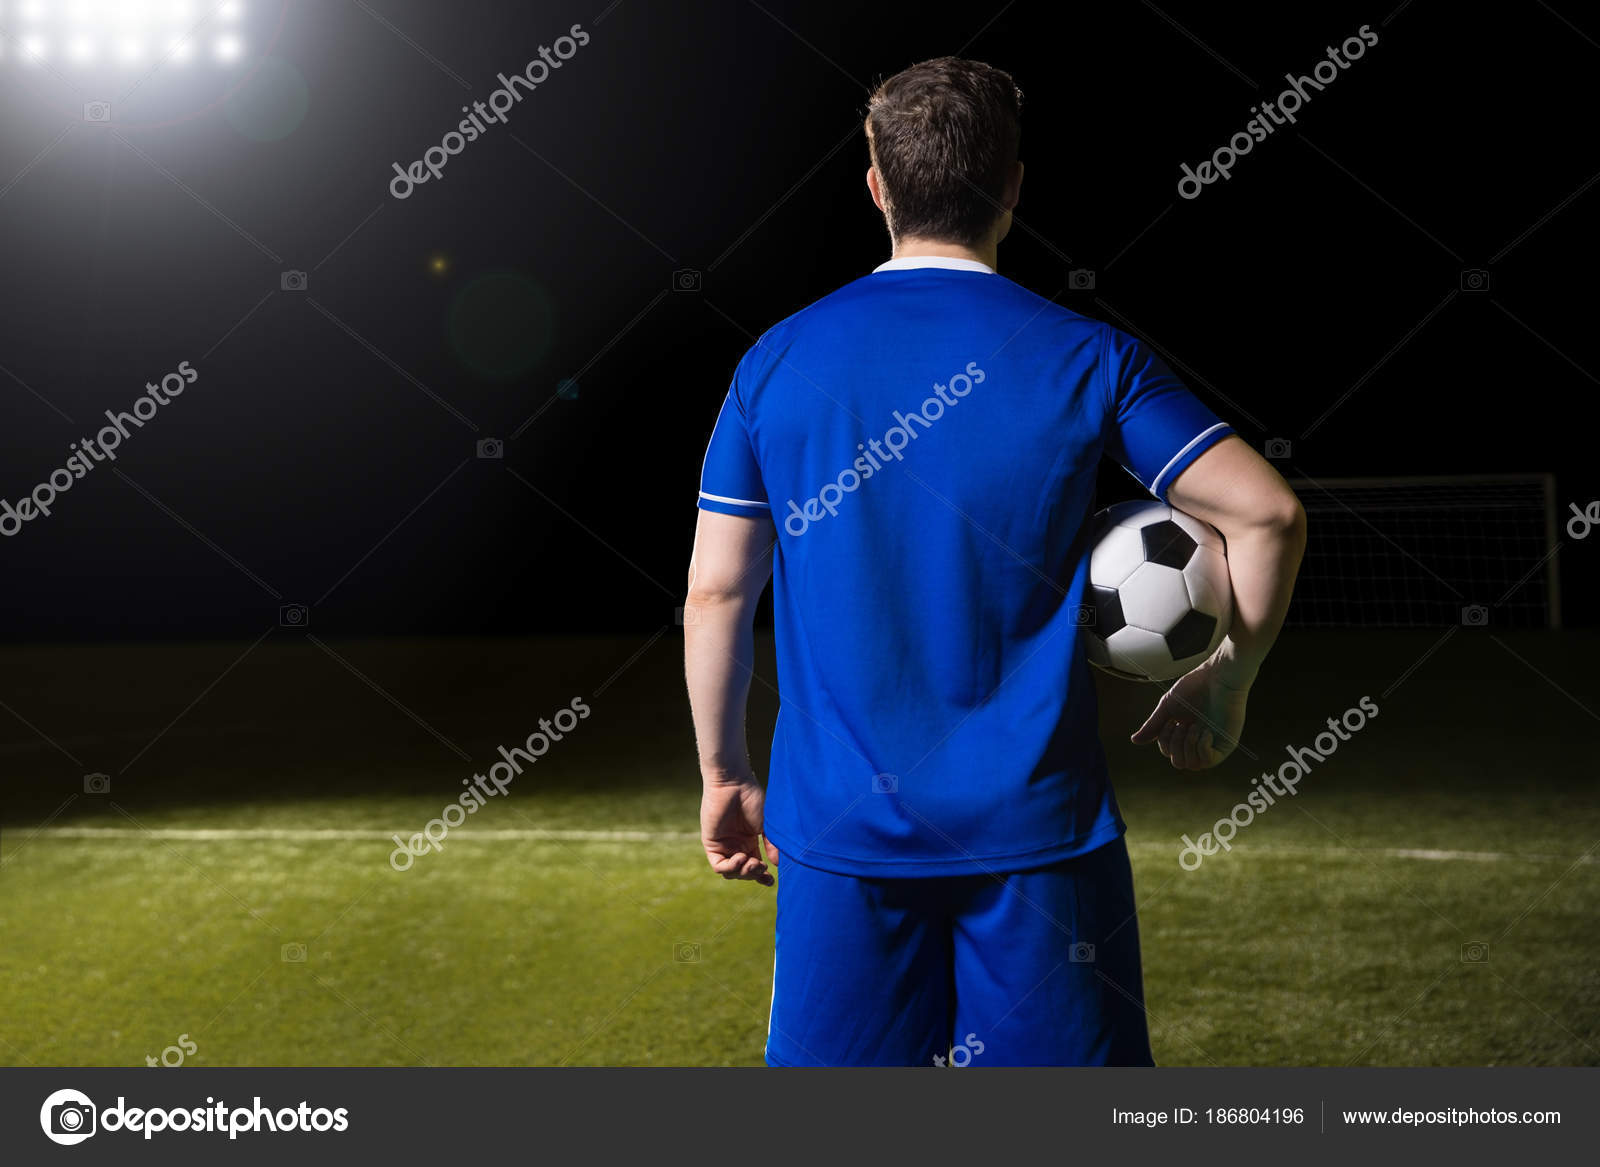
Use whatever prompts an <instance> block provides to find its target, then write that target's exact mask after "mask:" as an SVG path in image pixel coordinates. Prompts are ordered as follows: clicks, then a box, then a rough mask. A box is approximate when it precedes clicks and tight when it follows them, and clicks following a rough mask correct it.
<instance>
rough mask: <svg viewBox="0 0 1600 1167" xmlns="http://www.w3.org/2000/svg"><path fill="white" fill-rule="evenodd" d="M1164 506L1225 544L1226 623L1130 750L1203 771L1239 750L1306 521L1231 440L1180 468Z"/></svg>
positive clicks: (1290, 495)
mask: <svg viewBox="0 0 1600 1167" xmlns="http://www.w3.org/2000/svg"><path fill="white" fill-rule="evenodd" d="M1167 501H1168V502H1169V503H1170V504H1171V505H1172V506H1174V507H1177V508H1178V509H1179V510H1182V511H1187V512H1188V513H1189V514H1191V515H1194V516H1195V517H1196V518H1198V519H1204V520H1205V521H1206V522H1208V523H1210V524H1211V525H1212V526H1213V527H1215V528H1217V530H1219V531H1221V532H1222V534H1223V537H1224V538H1225V539H1227V541H1228V571H1229V574H1230V575H1231V576H1232V578H1233V624H1232V626H1231V628H1230V629H1229V632H1228V635H1227V636H1226V637H1225V638H1224V639H1223V641H1222V643H1221V644H1220V645H1218V646H1217V650H1216V652H1214V653H1213V654H1212V655H1211V657H1210V659H1208V660H1207V661H1206V662H1205V663H1204V664H1202V665H1200V666H1199V667H1198V668H1196V669H1194V670H1193V671H1192V672H1190V673H1189V674H1188V675H1186V676H1184V677H1182V678H1180V679H1179V680H1178V682H1177V684H1175V685H1173V687H1172V688H1171V689H1170V690H1169V691H1168V692H1167V694H1166V695H1165V696H1163V697H1162V699H1161V701H1160V703H1159V704H1158V705H1157V706H1156V708H1155V711H1154V712H1153V713H1152V714H1151V715H1150V718H1149V720H1147V721H1146V722H1145V723H1144V725H1142V726H1140V727H1139V729H1138V730H1137V731H1136V732H1135V733H1134V735H1133V741H1135V742H1139V743H1145V742H1152V741H1153V742H1158V743H1159V744H1160V748H1161V752H1162V754H1164V755H1165V756H1166V757H1167V758H1169V759H1170V760H1171V762H1172V764H1173V766H1175V767H1177V768H1178V769H1180V770H1202V769H1205V768H1206V767H1209V766H1214V765H1216V764H1217V763H1218V762H1220V761H1222V759H1223V758H1225V757H1227V756H1228V754H1230V753H1232V752H1233V748H1234V746H1235V745H1237V744H1238V740H1239V733H1240V731H1241V730H1242V729H1243V728H1244V710H1245V700H1246V697H1247V695H1248V693H1249V691H1250V686H1251V685H1252V684H1254V683H1255V679H1256V674H1257V673H1258V672H1259V671H1260V669H1261V665H1262V662H1263V661H1265V660H1266V657H1267V653H1268V652H1269V651H1270V650H1271V648H1272V645H1273V642H1274V641H1275V640H1277V638H1278V630H1279V629H1280V628H1282V627H1283V618H1284V615H1285V613H1287V612H1288V610H1289V597H1290V595H1291V594H1292V593H1293V591H1294V581H1295V575H1296V574H1297V573H1298V572H1299V570H1300V557H1301V555H1302V554H1303V553H1304V551H1305V545H1306V513H1305V509H1304V508H1303V507H1301V505H1300V500H1299V499H1297V498H1296V497H1295V495H1294V491H1292V490H1290V489H1289V484H1288V483H1287V482H1285V481H1284V480H1283V478H1282V476H1281V475H1279V474H1278V472H1277V471H1276V470H1274V469H1273V468H1272V466H1271V465H1270V464H1269V463H1268V462H1267V461H1266V460H1265V459H1264V458H1262V457H1261V455H1260V454H1257V453H1256V452H1255V451H1254V450H1253V449H1251V448H1250V447H1249V446H1248V445H1246V444H1245V442H1244V441H1243V440H1241V439H1240V438H1239V437H1237V436H1236V435H1230V436H1228V437H1226V438H1223V439H1222V440H1221V441H1219V442H1217V443H1216V444H1215V445H1213V446H1212V447H1211V448H1209V449H1208V450H1206V452H1205V453H1203V454H1201V455H1200V457H1198V458H1196V459H1195V460H1194V461H1193V462H1191V463H1190V464H1189V465H1188V466H1187V467H1186V468H1184V470H1183V471H1182V472H1181V473H1180V474H1179V475H1178V476H1177V477H1176V478H1175V479H1174V480H1173V481H1172V484H1171V485H1170V486H1169V487H1168V488H1167Z"/></svg>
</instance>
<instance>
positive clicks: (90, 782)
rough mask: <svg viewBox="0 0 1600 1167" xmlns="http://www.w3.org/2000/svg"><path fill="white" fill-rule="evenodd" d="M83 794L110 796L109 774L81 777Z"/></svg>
mask: <svg viewBox="0 0 1600 1167" xmlns="http://www.w3.org/2000/svg"><path fill="white" fill-rule="evenodd" d="M83 792H84V793H85V794H110V793H111V775H110V774H100V773H95V774H85V775H84V776H83Z"/></svg>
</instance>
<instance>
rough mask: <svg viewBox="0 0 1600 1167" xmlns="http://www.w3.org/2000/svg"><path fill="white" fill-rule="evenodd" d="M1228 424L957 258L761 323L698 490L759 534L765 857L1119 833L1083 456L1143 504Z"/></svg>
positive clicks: (941, 864) (914, 862)
mask: <svg viewBox="0 0 1600 1167" xmlns="http://www.w3.org/2000/svg"><path fill="white" fill-rule="evenodd" d="M1230 432H1231V430H1230V429H1229V427H1228V426H1227V425H1225V424H1224V423H1222V422H1220V421H1219V420H1218V419H1217V417H1216V416H1215V415H1214V414H1213V413H1212V412H1211V411H1210V410H1209V409H1207V408H1206V407H1205V406H1204V405H1202V404H1201V403H1200V402H1199V401H1198V400H1197V399H1196V398H1195V397H1194V396H1193V394H1191V393H1190V392H1189V391H1188V390H1187V389H1186V388H1185V387H1184V386H1183V384H1182V383H1181V382H1180V381H1179V380H1178V379H1177V378H1176V377H1175V376H1173V374H1172V373H1171V371H1170V370H1169V369H1168V368H1167V367H1166V366H1165V365H1164V364H1163V363H1162V362H1161V361H1160V360H1159V359H1158V358H1157V357H1156V356H1155V355H1154V354H1153V353H1151V352H1150V350H1149V349H1148V348H1146V347H1145V346H1144V345H1143V344H1142V343H1140V342H1139V341H1137V340H1135V339H1134V338H1133V337H1131V336H1128V335H1127V334H1125V333H1122V332H1119V331H1117V330H1116V329H1114V328H1111V327H1109V326H1108V325H1106V324H1103V323H1100V322H1098V321H1095V320H1090V319H1087V318H1085V317H1083V316H1080V315H1078V314H1077V313H1075V312H1071V311H1068V310H1067V309H1065V308H1062V307H1060V306H1058V305H1056V304H1054V303H1051V302H1050V301H1048V300H1045V299H1041V298H1040V297H1039V296H1036V295H1034V294H1033V293H1032V292H1029V291H1027V290H1026V289H1024V288H1022V287H1020V286H1019V285H1017V284H1015V283H1013V282H1012V281H1010V280H1008V279H1005V278H1004V277H1002V276H1000V275H997V274H995V273H994V272H992V271H990V269H988V268H987V267H985V266H983V265H982V264H978V263H975V262H973V261H968V260H958V259H931V258H910V259H903V260H894V261H891V262H890V263H889V264H886V265H884V266H883V267H880V268H879V269H878V270H877V271H875V272H873V274H871V275H869V276H866V277H864V278H862V279H859V280H856V281H855V282H854V283H851V284H848V285H846V286H845V287H843V288H841V289H840V290H839V291H837V292H835V293H833V294H832V295H830V296H827V297H826V298H824V299H822V300H819V301H818V302H817V303H815V304H813V305H811V306H810V307H809V308H806V309H805V310H803V311H801V312H799V313H797V314H796V315H794V316H791V317H790V318H789V319H787V320H785V321H783V322H782V323H781V324H778V325H776V326H775V327H773V328H772V329H770V330H769V331H768V332H767V333H766V334H765V335H763V336H762V337H761V338H760V340H758V341H757V342H756V344H755V346H754V347H753V348H751V349H750V351H749V352H748V353H746V354H745V356H744V358H743V359H742V360H741V361H740V362H739V366H738V369H737V370H736V372H735V373H734V377H733V384H732V386H731V388H730V389H729V391H728V395H727V399H726V401H725V402H724V403H723V406H722V412H721V414H720V416H719V417H718V419H717V423H716V428H715V430H714V431H713V433H712V436H711V442H710V446H709V448H708V449H707V451H706V459H705V465H704V469H703V471H702V474H701V483H700V502H699V505H700V506H701V507H702V508H704V509H706V510H711V511H718V512H721V513H723V514H732V515H747V516H768V515H770V516H771V520H772V522H773V524H774V525H775V527H776V531H777V546H776V550H775V553H774V557H773V596H774V620H775V624H776V637H777V649H778V686H779V692H780V709H779V716H778V722H777V728H776V731H775V733H774V735H773V740H772V760H771V767H770V772H769V775H768V786H767V802H766V833H767V835H768V837H770V838H771V839H772V841H773V842H774V843H775V844H776V845H777V847H778V849H779V851H780V853H781V855H782V857H783V858H785V859H789V860H794V861H797V862H800V863H804V864H808V865H811V866H814V867H819V868H822V869H824V870H828V871H834V872H839V873H843V874H848V875H866V876H872V875H880V876H886V875H897V876H898V875H928V876H936V875H955V874H963V873H968V872H972V871H975V870H977V871H982V870H986V869H991V870H1022V869H1026V868H1030V867H1038V866H1043V865H1046V864H1050V863H1053V862H1056V861H1059V860H1062V859H1065V858H1070V857H1072V856H1074V855H1078V854H1081V853H1083V852H1086V851H1090V850H1092V849H1094V848H1096V847H1099V846H1101V845H1102V844H1104V843H1106V842H1109V841H1110V840H1112V839H1114V838H1116V837H1118V836H1119V835H1120V834H1121V833H1122V831H1123V826H1122V820H1121V816H1120V814H1119V813H1118V810H1117V806H1116V801H1115V799H1114V798H1113V796H1112V793H1111V787H1110V783H1109V781H1108V777H1107V771H1106V762H1105V755H1104V752H1103V750H1102V749H1101V746H1100V741H1099V735H1098V726H1097V714H1096V703H1095V694H1094V686H1093V681H1092V678H1091V676H1090V674H1089V665H1088V663H1087V661H1086V659H1085V656H1084V646H1083V641H1082V630H1081V627H1080V619H1081V617H1080V612H1081V611H1082V608H1081V605H1082V604H1083V598H1084V592H1085V590H1086V588H1087V586H1088V585H1087V580H1088V566H1089V564H1088V559H1089V556H1088V552H1089V543H1088V531H1087V523H1086V519H1087V518H1088V516H1089V513H1090V506H1091V505H1092V501H1093V494H1094V484H1095V475H1096V469H1097V467H1098V465H1099V463H1100V459H1101V457H1102V456H1107V455H1108V456H1110V457H1112V458H1114V459H1115V460H1116V461H1117V462H1119V463H1121V464H1122V465H1123V466H1124V467H1125V468H1126V469H1127V470H1128V471H1129V472H1131V473H1132V474H1133V476H1134V477H1135V478H1137V479H1138V480H1139V481H1140V482H1141V483H1142V484H1143V485H1144V486H1145V487H1146V488H1148V489H1149V490H1150V491H1151V492H1152V493H1153V494H1154V495H1156V497H1158V498H1164V497H1165V491H1166V488H1167V487H1168V485H1170V484H1171V482H1172V480H1173V479H1174V478H1175V477H1176V476H1177V475H1178V474H1179V473H1180V472H1181V471H1182V470H1183V469H1184V468H1185V467H1187V466H1188V465H1189V464H1190V463H1191V462H1192V461H1194V459H1195V458H1197V457H1199V456H1200V454H1201V453H1203V452H1204V451H1205V450H1206V449H1208V448H1209V447H1210V446H1211V445H1213V444H1215V443H1216V442H1217V441H1219V440H1220V439H1221V438H1222V437H1224V436H1225V435H1226V434H1228V433H1230Z"/></svg>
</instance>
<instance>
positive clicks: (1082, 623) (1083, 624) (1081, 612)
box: [1072, 604, 1096, 628]
mask: <svg viewBox="0 0 1600 1167" xmlns="http://www.w3.org/2000/svg"><path fill="white" fill-rule="evenodd" d="M1095 620H1096V616H1095V611H1094V608H1093V607H1092V606H1091V605H1089V604H1079V605H1078V606H1077V607H1076V608H1074V609H1073V610H1072V622H1073V623H1074V624H1076V625H1077V626H1078V627H1079V628H1093V627H1094V625H1095Z"/></svg>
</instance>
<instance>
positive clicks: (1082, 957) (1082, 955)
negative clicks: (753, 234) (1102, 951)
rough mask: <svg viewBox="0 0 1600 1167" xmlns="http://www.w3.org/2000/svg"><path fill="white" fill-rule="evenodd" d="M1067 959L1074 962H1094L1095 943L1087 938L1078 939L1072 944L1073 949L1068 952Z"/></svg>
mask: <svg viewBox="0 0 1600 1167" xmlns="http://www.w3.org/2000/svg"><path fill="white" fill-rule="evenodd" d="M1067 959H1068V960H1070V961H1071V962H1072V963H1073V964H1093V963H1094V945H1093V944H1090V943H1089V942H1088V941H1087V940H1080V941H1078V942H1077V943H1076V944H1074V945H1073V946H1072V950H1071V951H1070V952H1068V953H1067Z"/></svg>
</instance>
